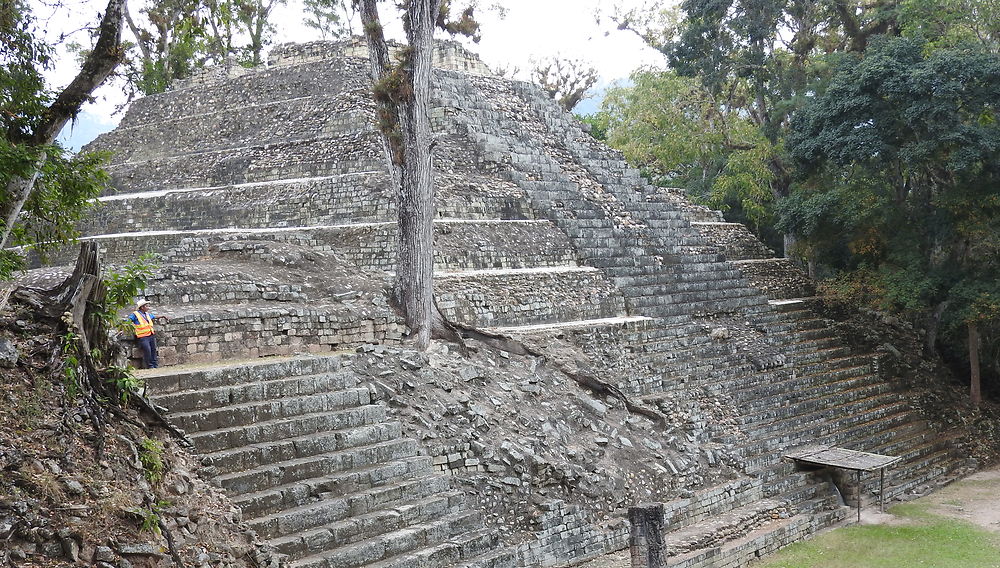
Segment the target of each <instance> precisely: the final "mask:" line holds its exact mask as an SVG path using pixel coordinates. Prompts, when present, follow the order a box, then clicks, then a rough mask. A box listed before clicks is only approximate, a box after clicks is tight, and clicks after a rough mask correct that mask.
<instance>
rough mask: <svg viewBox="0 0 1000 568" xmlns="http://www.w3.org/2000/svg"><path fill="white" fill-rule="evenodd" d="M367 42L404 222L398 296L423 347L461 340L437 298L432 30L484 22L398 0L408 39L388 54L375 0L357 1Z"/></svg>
mask: <svg viewBox="0 0 1000 568" xmlns="http://www.w3.org/2000/svg"><path fill="white" fill-rule="evenodd" d="M355 2H356V6H357V7H358V9H359V11H360V13H361V23H362V26H363V27H364V34H365V38H366V40H367V43H368V51H369V63H370V66H371V76H372V80H373V94H374V97H375V102H376V105H377V112H378V127H379V131H380V132H381V134H382V140H383V145H384V148H385V155H386V158H387V161H388V166H389V171H390V174H391V178H392V183H393V186H394V187H395V188H396V189H397V197H398V198H397V204H398V228H397V237H396V245H397V253H396V258H397V262H396V279H395V283H394V285H393V291H392V296H393V302H394V304H395V306H396V308H397V309H398V310H399V311H400V312H401V313H402V315H403V318H404V320H405V321H406V325H407V326H409V328H410V332H411V337H412V338H413V339H414V340H415V343H416V347H417V348H418V349H426V348H427V346H428V344H429V343H430V340H431V338H432V337H441V338H449V339H450V338H455V337H456V336H457V334H456V332H455V330H454V328H453V327H452V326H451V325H450V324H449V323H448V322H447V321H446V320H445V318H444V317H443V316H442V315H441V312H440V311H439V310H438V308H437V305H436V304H435V302H434V288H433V284H434V179H433V172H432V167H433V164H432V156H431V142H432V133H431V122H430V115H429V110H430V99H431V90H430V82H431V73H432V65H433V50H434V30H435V29H436V28H437V27H441V28H443V29H445V30H446V31H449V32H450V33H463V34H466V35H473V34H474V33H475V32H476V30H477V29H478V26H477V25H476V24H475V21H474V19H473V18H472V8H467V9H466V10H465V11H464V12H463V13H462V15H461V17H460V18H459V19H458V20H457V21H449V19H448V11H449V6H450V3H449V2H448V1H447V0H407V1H405V2H402V3H399V4H398V6H399V8H400V9H401V10H402V11H403V14H402V17H403V28H404V30H405V32H406V38H407V44H406V45H405V46H403V47H402V48H401V49H400V50H399V51H398V52H397V53H396V54H395V56H392V55H391V54H390V52H389V48H388V45H387V44H386V40H385V35H384V33H383V30H382V23H381V20H380V18H379V13H378V7H377V5H376V0H355Z"/></svg>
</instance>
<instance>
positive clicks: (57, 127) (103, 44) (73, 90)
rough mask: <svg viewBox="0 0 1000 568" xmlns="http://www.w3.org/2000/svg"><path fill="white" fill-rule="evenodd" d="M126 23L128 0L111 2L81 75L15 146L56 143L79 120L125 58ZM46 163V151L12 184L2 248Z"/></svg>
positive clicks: (1, 212)
mask: <svg viewBox="0 0 1000 568" xmlns="http://www.w3.org/2000/svg"><path fill="white" fill-rule="evenodd" d="M124 22H125V0H109V2H108V6H107V8H106V9H105V11H104V17H103V18H102V19H101V25H100V30H101V31H100V35H99V36H98V38H97V43H96V44H95V45H94V49H93V50H92V51H91V52H90V54H89V55H88V56H87V59H86V60H85V61H84V62H83V66H82V67H81V68H80V72H79V73H77V75H76V77H75V78H74V79H73V81H72V82H71V83H70V84H69V85H67V86H66V88H65V89H63V90H62V92H60V93H59V96H57V97H56V100H55V101H53V102H52V104H51V105H49V108H48V109H47V110H46V111H45V115H44V116H43V117H42V120H41V122H39V124H38V126H36V127H35V129H34V130H33V131H32V132H31V134H30V135H29V136H27V137H26V139H24V140H15V141H14V142H15V143H20V144H28V145H29V146H39V147H41V146H46V145H48V144H51V143H52V142H54V141H55V139H56V137H57V136H59V132H61V131H62V129H63V127H64V126H66V123H67V122H69V121H70V120H72V119H73V118H75V117H76V115H77V114H78V113H79V112H80V108H81V107H82V106H83V104H84V103H85V102H87V101H89V100H90V97H91V94H92V93H93V92H94V90H95V89H97V88H98V87H100V86H101V84H102V83H104V81H105V80H106V79H107V78H108V76H109V75H111V72H112V71H114V69H115V67H117V66H118V64H119V63H120V62H121V60H122V58H123V57H124V54H125V48H124V46H122V42H121V39H122V27H123V25H124ZM44 160H45V154H44V152H43V153H42V154H41V157H40V158H39V161H38V162H37V165H36V167H35V168H34V173H33V174H32V175H31V176H30V177H28V178H15V179H13V180H11V182H10V183H9V184H8V186H7V190H8V195H11V196H14V198H13V199H10V201H9V202H8V203H7V204H6V205H5V206H4V207H3V209H2V210H0V217H3V220H4V228H3V233H2V234H0V248H3V247H5V246H7V241H8V239H9V237H10V234H11V231H12V229H13V227H14V223H15V222H16V221H17V217H18V215H20V214H21V209H23V208H24V204H25V203H26V202H27V201H28V198H29V197H31V192H32V191H33V190H34V187H35V180H36V179H37V178H38V170H39V167H40V164H41V163H43V162H44Z"/></svg>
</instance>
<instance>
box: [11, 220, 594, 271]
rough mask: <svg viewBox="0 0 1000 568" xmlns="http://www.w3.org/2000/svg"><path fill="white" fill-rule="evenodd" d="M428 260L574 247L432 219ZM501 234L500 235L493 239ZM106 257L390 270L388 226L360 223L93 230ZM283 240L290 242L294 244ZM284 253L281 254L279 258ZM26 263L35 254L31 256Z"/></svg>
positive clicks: (572, 258)
mask: <svg viewBox="0 0 1000 568" xmlns="http://www.w3.org/2000/svg"><path fill="white" fill-rule="evenodd" d="M435 234H436V236H435V245H436V246H435V255H436V256H435V265H436V267H437V268H438V269H439V270H484V269H517V268H531V267H565V266H576V264H577V257H576V251H575V250H574V249H573V248H572V245H571V244H570V243H569V241H568V240H567V239H566V236H565V235H564V234H562V233H560V232H559V231H557V230H555V229H554V228H553V227H552V226H551V225H549V224H548V223H547V222H544V221H493V222H486V221H483V222H475V223H468V222H461V221H446V220H441V221H438V222H437V223H435ZM498 234H502V235H503V237H504V238H498ZM94 240H95V241H96V242H97V243H98V247H99V250H100V251H101V254H102V256H103V258H104V259H105V261H106V262H109V263H111V264H126V263H128V262H130V261H132V260H134V259H136V258H138V257H140V256H142V255H144V254H154V255H156V256H157V258H158V259H159V261H160V263H161V264H163V263H177V262H192V261H197V260H200V259H207V258H213V259H215V261H216V262H221V261H225V260H243V261H255V262H261V263H264V264H266V265H272V264H277V265H281V264H288V263H289V262H291V261H292V260H295V259H301V258H303V255H308V254H311V253H319V254H331V255H333V256H334V257H335V258H336V259H339V261H348V262H350V263H351V264H352V265H354V266H355V267H357V268H360V269H367V270H392V269H393V268H394V266H395V259H396V253H395V225H394V224H393V223H366V224H349V225H340V226H328V227H324V226H319V227H313V228H291V229H289V230H261V231H259V232H253V231H153V232H148V233H127V234H120V235H114V236H113V237H111V236H102V237H95V238H94ZM289 247H295V248H294V250H292V249H290V248H289ZM78 253H79V251H78V247H76V246H66V247H62V248H61V249H58V250H56V251H54V252H52V253H51V254H50V255H49V257H48V261H49V262H50V263H55V264H68V263H71V262H73V261H74V260H75V259H76V255H77V254H78ZM283 258H284V260H282V259H283ZM31 262H32V265H33V267H38V266H40V264H41V261H40V259H38V258H37V257H34V258H32V259H31Z"/></svg>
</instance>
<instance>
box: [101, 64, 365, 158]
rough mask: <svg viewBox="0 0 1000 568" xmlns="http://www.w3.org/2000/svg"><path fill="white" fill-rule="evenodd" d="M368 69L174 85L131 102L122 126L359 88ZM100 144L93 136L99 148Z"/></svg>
mask: <svg viewBox="0 0 1000 568" xmlns="http://www.w3.org/2000/svg"><path fill="white" fill-rule="evenodd" d="M367 68H368V67H367V62H366V61H364V60H362V59H356V58H341V59H331V60H326V61H316V62H313V63H309V64H304V65H297V66H294V67H278V68H274V69H265V70H261V69H254V70H250V71H249V72H246V73H244V72H242V71H241V72H240V76H238V77H235V78H232V79H229V80H226V81H223V82H214V81H213V82H206V83H204V84H196V83H191V84H185V83H178V84H177V85H176V86H175V87H174V88H173V89H171V90H169V91H167V92H165V93H160V94H157V95H151V96H148V97H144V98H142V99H139V100H137V101H135V102H133V103H132V104H131V105H130V106H129V110H128V111H127V112H126V113H125V116H124V118H123V119H122V124H121V125H122V127H125V128H131V127H135V126H139V125H146V124H157V123H162V122H166V121H170V120H177V119H183V118H184V117H187V116H192V115H194V116H197V115H199V114H204V113H217V112H223V111H225V110H227V109H239V108H247V107H256V106H260V105H267V104H271V103H274V102H275V101H288V100H295V99H299V98H302V97H312V96H315V95H323V96H329V95H333V94H336V93H338V92H341V91H355V90H358V89H364V88H366V87H365V86H366V84H367V83H368V80H367V75H366V73H367ZM209 72H210V71H209ZM100 140H101V138H100V137H98V139H97V143H98V144H100Z"/></svg>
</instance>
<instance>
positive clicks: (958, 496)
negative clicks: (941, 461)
mask: <svg viewBox="0 0 1000 568" xmlns="http://www.w3.org/2000/svg"><path fill="white" fill-rule="evenodd" d="M915 503H919V504H921V505H926V506H928V511H929V512H930V513H933V514H935V515H941V516H943V517H952V518H955V519H960V520H963V521H967V522H970V523H973V524H976V525H978V526H981V527H983V528H984V529H987V530H989V531H991V532H995V533H1000V467H995V468H993V469H989V470H985V471H980V472H978V473H975V474H973V475H970V476H969V477H966V478H965V479H962V480H959V481H956V482H955V483H952V484H951V485H948V486H947V487H944V488H942V489H940V490H938V491H936V492H934V493H931V494H930V495H927V496H925V497H921V498H920V499H918V500H916V501H915ZM900 522H906V521H903V520H901V519H898V518H897V517H895V516H894V515H892V514H890V513H888V512H887V513H879V512H878V509H877V508H869V509H863V510H862V514H861V523H862V524H893V523H900Z"/></svg>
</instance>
